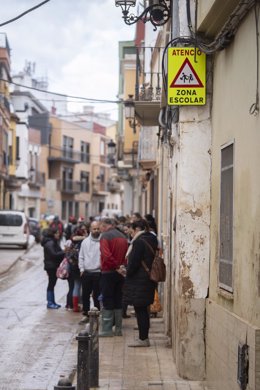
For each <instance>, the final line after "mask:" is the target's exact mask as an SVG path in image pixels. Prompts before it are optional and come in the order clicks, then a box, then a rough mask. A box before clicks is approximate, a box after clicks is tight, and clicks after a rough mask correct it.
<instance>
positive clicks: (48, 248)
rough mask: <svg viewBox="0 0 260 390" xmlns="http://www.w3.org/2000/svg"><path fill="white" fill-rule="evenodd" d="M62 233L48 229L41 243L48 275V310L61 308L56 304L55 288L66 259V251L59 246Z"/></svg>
mask: <svg viewBox="0 0 260 390" xmlns="http://www.w3.org/2000/svg"><path fill="white" fill-rule="evenodd" d="M59 239H60V232H59V230H58V229H51V228H50V229H48V230H47V231H46V232H45V233H44V235H43V239H42V242H41V245H42V246H43V250H44V269H45V271H46V272H47V275H48V279H49V280H48V286H47V308H48V309H59V308H60V307H61V306H60V305H58V304H57V303H56V302H55V296H54V287H55V285H56V282H57V276H56V271H57V268H58V266H59V265H60V263H61V261H62V260H63V258H64V251H63V250H62V249H61V247H60V246H59V243H58V242H59Z"/></svg>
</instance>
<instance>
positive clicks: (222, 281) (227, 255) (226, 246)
mask: <svg viewBox="0 0 260 390" xmlns="http://www.w3.org/2000/svg"><path fill="white" fill-rule="evenodd" d="M219 254H220V258H219V286H220V287H222V288H223V289H225V290H227V291H230V292H232V291H233V283H232V279H233V277H232V276H233V275H232V274H233V144H232V145H229V146H227V147H225V148H224V149H222V151H221V183H220V248H219Z"/></svg>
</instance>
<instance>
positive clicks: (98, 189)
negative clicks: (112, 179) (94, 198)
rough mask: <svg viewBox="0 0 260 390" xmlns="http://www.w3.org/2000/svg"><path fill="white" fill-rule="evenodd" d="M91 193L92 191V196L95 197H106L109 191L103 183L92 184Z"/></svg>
mask: <svg viewBox="0 0 260 390" xmlns="http://www.w3.org/2000/svg"><path fill="white" fill-rule="evenodd" d="M92 191H93V194H95V195H106V194H107V193H108V192H109V190H108V186H107V183H103V182H101V183H100V182H97V181H96V182H93V188H92Z"/></svg>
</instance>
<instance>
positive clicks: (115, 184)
mask: <svg viewBox="0 0 260 390" xmlns="http://www.w3.org/2000/svg"><path fill="white" fill-rule="evenodd" d="M107 189H108V191H109V192H111V193H112V194H116V193H120V192H121V191H122V186H121V180H120V178H119V177H118V176H117V175H114V176H112V177H111V178H110V179H109V181H108V183H107Z"/></svg>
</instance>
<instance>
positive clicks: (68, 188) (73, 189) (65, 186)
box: [57, 179, 81, 194]
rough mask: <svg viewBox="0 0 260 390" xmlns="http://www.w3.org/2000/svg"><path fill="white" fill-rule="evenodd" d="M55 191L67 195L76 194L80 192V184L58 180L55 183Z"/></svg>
mask: <svg viewBox="0 0 260 390" xmlns="http://www.w3.org/2000/svg"><path fill="white" fill-rule="evenodd" d="M57 190H58V191H61V192H66V193H68V194H78V193H79V192H81V183H80V182H79V181H74V180H70V179H66V180H63V179H59V180H58V181H57Z"/></svg>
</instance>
